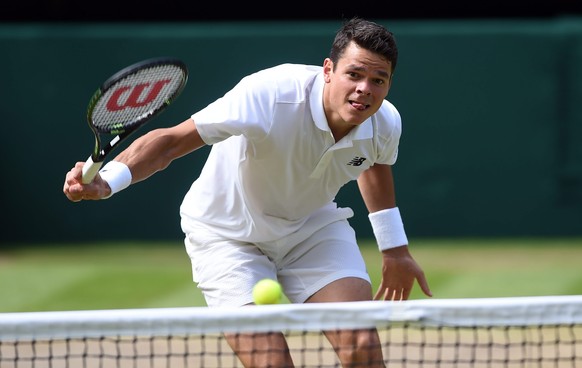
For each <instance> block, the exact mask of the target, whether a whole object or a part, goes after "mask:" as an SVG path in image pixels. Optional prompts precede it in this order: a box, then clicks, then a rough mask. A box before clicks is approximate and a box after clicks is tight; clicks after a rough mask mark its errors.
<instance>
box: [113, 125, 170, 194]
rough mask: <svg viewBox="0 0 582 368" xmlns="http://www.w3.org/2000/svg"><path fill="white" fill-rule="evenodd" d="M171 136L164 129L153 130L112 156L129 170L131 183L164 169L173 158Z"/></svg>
mask: <svg viewBox="0 0 582 368" xmlns="http://www.w3.org/2000/svg"><path fill="white" fill-rule="evenodd" d="M172 141H173V140H172V138H171V137H170V136H168V135H166V134H164V129H158V130H153V131H151V132H149V133H147V134H145V135H143V136H141V137H139V138H138V139H136V140H135V141H134V142H132V144H131V145H130V146H129V147H128V148H127V149H125V150H124V151H122V152H121V153H120V154H119V155H117V156H116V157H115V158H114V161H117V162H121V163H123V164H125V165H127V167H128V168H129V170H130V171H131V176H132V180H131V183H132V184H134V183H137V182H139V181H142V180H145V179H147V178H148V177H150V176H151V175H153V174H154V173H156V172H158V171H160V170H163V169H165V168H166V167H167V166H168V165H169V164H170V163H171V162H172V160H173V159H174V157H173V155H172V153H171V151H172V149H171V145H172Z"/></svg>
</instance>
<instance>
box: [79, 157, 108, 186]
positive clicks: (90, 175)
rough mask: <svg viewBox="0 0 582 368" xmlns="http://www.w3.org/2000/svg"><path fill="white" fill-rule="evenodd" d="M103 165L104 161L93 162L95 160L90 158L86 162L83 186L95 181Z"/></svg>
mask: <svg viewBox="0 0 582 368" xmlns="http://www.w3.org/2000/svg"><path fill="white" fill-rule="evenodd" d="M101 165H103V161H99V162H93V158H92V157H91V156H89V158H88V159H87V161H85V165H84V166H83V178H82V182H83V184H89V183H90V182H92V181H93V179H94V178H95V176H96V175H97V173H98V172H99V169H100V168H101Z"/></svg>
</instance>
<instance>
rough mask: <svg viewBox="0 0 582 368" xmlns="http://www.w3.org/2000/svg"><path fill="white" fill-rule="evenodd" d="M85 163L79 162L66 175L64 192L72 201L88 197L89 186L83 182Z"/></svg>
mask: <svg viewBox="0 0 582 368" xmlns="http://www.w3.org/2000/svg"><path fill="white" fill-rule="evenodd" d="M83 165H84V163H83V162H77V163H76V164H75V166H74V167H73V168H72V169H71V170H70V171H69V172H68V173H67V175H66V176H65V183H64V185H63V193H64V194H65V196H66V197H67V198H68V199H69V200H70V201H72V202H79V201H81V200H83V199H86V198H88V193H89V191H88V188H87V187H86V186H85V185H83V183H82V182H81V178H82V176H83V171H82V170H83Z"/></svg>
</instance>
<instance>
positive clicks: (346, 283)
mask: <svg viewBox="0 0 582 368" xmlns="http://www.w3.org/2000/svg"><path fill="white" fill-rule="evenodd" d="M364 300H372V287H371V285H370V284H369V283H368V282H367V281H366V280H363V279H360V278H356V277H347V278H343V279H339V280H336V281H334V282H332V283H330V284H329V285H327V286H325V287H324V288H322V289H321V290H319V291H318V292H316V293H315V294H313V295H312V296H311V297H310V298H309V299H308V300H307V301H306V302H307V303H325V302H344V301H346V302H347V301H364ZM324 334H325V336H326V337H327V339H328V340H329V342H330V343H331V345H332V346H333V348H334V350H335V352H336V353H337V355H338V357H339V359H340V361H341V363H342V367H346V368H347V367H369V368H383V367H385V365H384V359H383V356H382V346H381V343H380V337H379V336H378V332H377V331H376V329H371V330H369V329H366V330H344V331H324Z"/></svg>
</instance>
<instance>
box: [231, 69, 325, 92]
mask: <svg viewBox="0 0 582 368" xmlns="http://www.w3.org/2000/svg"><path fill="white" fill-rule="evenodd" d="M321 72H322V67H320V66H315V65H306V64H280V65H277V66H273V67H270V68H267V69H263V70H260V71H257V72H255V73H253V74H250V75H248V76H246V77H245V78H243V80H242V81H241V84H242V85H244V86H246V87H247V88H252V89H253V90H254V91H255V92H258V91H265V90H266V89H269V90H271V92H276V94H277V96H279V97H283V98H284V97H291V96H296V98H304V97H305V94H306V93H307V91H309V90H310V89H311V86H312V85H313V82H314V80H315V78H316V76H317V75H320V74H321Z"/></svg>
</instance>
